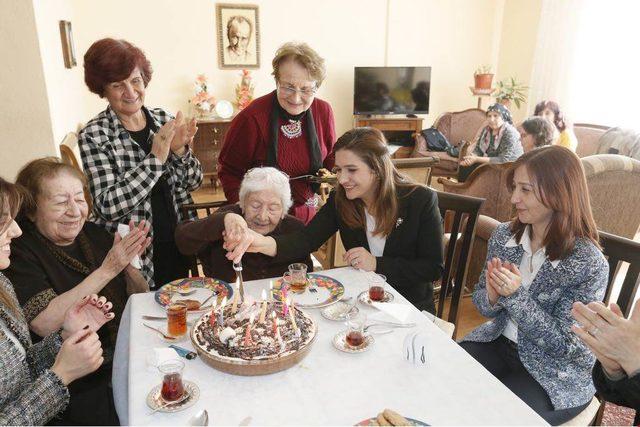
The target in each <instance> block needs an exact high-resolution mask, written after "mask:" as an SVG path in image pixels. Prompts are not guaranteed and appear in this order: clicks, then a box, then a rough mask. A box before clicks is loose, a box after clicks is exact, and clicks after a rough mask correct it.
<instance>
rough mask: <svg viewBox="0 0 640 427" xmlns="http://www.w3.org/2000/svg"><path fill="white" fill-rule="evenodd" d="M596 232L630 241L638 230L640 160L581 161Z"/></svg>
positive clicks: (598, 157)
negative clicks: (603, 232) (600, 231)
mask: <svg viewBox="0 0 640 427" xmlns="http://www.w3.org/2000/svg"><path fill="white" fill-rule="evenodd" d="M582 166H583V167H584V172H585V176H586V178H587V186H588V187H589V198H590V200H591V210H592V212H593V218H594V219H595V221H596V224H597V226H598V230H602V231H606V232H607V233H611V234H615V235H617V236H622V237H626V238H629V239H633V238H634V236H635V235H636V232H637V231H638V228H639V227H640V192H639V191H630V189H637V188H640V161H638V160H635V159H632V158H630V157H626V156H621V155H618V154H597V155H594V156H588V157H584V158H583V159H582Z"/></svg>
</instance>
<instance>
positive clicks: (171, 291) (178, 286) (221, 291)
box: [155, 277, 233, 313]
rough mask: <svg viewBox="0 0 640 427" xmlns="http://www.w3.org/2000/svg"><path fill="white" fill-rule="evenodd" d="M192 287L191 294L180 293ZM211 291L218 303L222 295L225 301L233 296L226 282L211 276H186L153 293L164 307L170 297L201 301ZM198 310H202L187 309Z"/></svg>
mask: <svg viewBox="0 0 640 427" xmlns="http://www.w3.org/2000/svg"><path fill="white" fill-rule="evenodd" d="M194 289H195V290H196V292H195V293H193V294H190V295H181V294H180V293H181V292H188V291H191V290H194ZM211 292H213V293H214V294H215V295H216V296H217V301H214V303H219V302H220V301H222V299H223V298H224V297H227V301H229V300H231V298H232V297H233V288H232V287H231V285H229V284H228V283H227V282H223V281H222V280H220V279H212V278H211V277H187V278H185V279H178V280H174V281H173V282H169V283H167V284H166V285H164V286H163V287H161V288H160V289H158V290H157V291H156V293H155V300H156V302H157V303H158V304H160V305H161V306H162V307H163V308H164V307H166V306H167V305H169V303H170V302H171V300H172V298H173V299H175V300H177V299H194V300H198V301H200V302H203V301H205V300H206V299H207V298H209V297H210V296H211ZM207 305H209V303H207ZM199 311H202V310H189V313H197V312H199Z"/></svg>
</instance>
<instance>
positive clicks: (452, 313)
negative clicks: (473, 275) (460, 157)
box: [436, 192, 484, 339]
mask: <svg viewBox="0 0 640 427" xmlns="http://www.w3.org/2000/svg"><path fill="white" fill-rule="evenodd" d="M483 202H484V199H480V198H477V197H469V196H462V195H459V194H450V193H443V192H438V206H439V208H440V214H441V215H442V218H445V216H446V214H447V212H452V213H453V221H452V226H451V234H450V238H449V244H448V245H447V247H446V252H445V262H444V272H443V273H442V278H441V279H440V296H439V298H438V307H437V310H436V314H437V316H438V317H440V318H442V316H443V314H444V308H445V301H446V299H447V297H448V296H449V295H451V303H450V305H449V314H448V316H447V318H446V319H445V320H447V321H449V322H451V323H453V324H454V325H456V326H457V325H458V318H459V306H460V302H461V299H462V295H463V292H462V291H463V289H464V282H465V277H466V275H467V268H468V266H469V260H470V259H471V243H472V242H473V239H474V235H475V231H476V221H477V219H478V213H479V212H480V208H481V206H482V203H483ZM456 255H457V256H456ZM454 266H455V269H454ZM456 335H457V329H456V332H454V334H453V336H454V339H455V338H456Z"/></svg>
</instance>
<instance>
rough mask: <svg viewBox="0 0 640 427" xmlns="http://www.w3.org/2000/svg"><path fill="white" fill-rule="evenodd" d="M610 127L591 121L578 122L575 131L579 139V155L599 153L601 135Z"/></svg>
mask: <svg viewBox="0 0 640 427" xmlns="http://www.w3.org/2000/svg"><path fill="white" fill-rule="evenodd" d="M607 129H609V126H601V125H592V124H589V123H576V124H574V125H573V133H574V134H575V136H576V139H577V140H578V147H577V148H576V154H577V155H578V157H587V156H592V155H594V154H598V153H599V152H600V151H599V147H600V137H601V136H602V135H603V134H604V133H605V132H606V131H607Z"/></svg>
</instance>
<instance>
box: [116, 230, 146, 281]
mask: <svg viewBox="0 0 640 427" xmlns="http://www.w3.org/2000/svg"><path fill="white" fill-rule="evenodd" d="M130 231H131V230H129V226H128V225H127V224H118V234H119V235H120V237H122V238H123V239H124V238H125V237H126V236H127V234H129V232H130ZM131 266H132V267H134V268H137V269H138V270H140V269H141V268H142V263H141V262H140V257H139V256H138V255H136V256H135V257H134V258H133V259H132V260H131Z"/></svg>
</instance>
